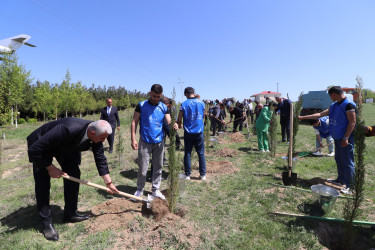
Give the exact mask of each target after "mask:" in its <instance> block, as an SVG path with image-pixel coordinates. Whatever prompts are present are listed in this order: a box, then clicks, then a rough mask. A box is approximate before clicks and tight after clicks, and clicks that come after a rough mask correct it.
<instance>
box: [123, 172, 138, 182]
mask: <svg viewBox="0 0 375 250" xmlns="http://www.w3.org/2000/svg"><path fill="white" fill-rule="evenodd" d="M120 174H121V175H122V176H123V177H125V178H127V179H132V180H134V179H137V174H138V170H136V169H129V170H124V171H121V172H120Z"/></svg>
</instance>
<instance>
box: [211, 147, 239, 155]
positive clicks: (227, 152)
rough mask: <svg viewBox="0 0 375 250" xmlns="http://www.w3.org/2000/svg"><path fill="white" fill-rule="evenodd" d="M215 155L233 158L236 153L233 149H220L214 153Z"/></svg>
mask: <svg viewBox="0 0 375 250" xmlns="http://www.w3.org/2000/svg"><path fill="white" fill-rule="evenodd" d="M215 155H217V156H221V157H233V156H236V155H238V152H237V151H236V150H234V149H230V148H222V149H220V150H218V151H217V152H215Z"/></svg>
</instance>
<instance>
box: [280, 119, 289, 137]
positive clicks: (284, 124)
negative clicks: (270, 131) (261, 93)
mask: <svg viewBox="0 0 375 250" xmlns="http://www.w3.org/2000/svg"><path fill="white" fill-rule="evenodd" d="M280 125H281V138H282V141H289V135H290V121H289V117H285V116H281V117H280ZM285 134H286V138H285Z"/></svg>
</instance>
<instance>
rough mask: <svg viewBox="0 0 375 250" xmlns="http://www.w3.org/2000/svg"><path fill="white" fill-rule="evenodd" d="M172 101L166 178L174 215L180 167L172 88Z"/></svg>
mask: <svg viewBox="0 0 375 250" xmlns="http://www.w3.org/2000/svg"><path fill="white" fill-rule="evenodd" d="M172 96H173V101H172V103H171V104H172V107H171V118H172V119H171V124H170V128H171V129H170V134H169V148H168V156H169V158H168V159H169V164H168V168H169V176H168V180H169V182H168V186H169V188H168V206H169V210H170V211H171V212H172V213H174V212H175V211H176V206H177V205H176V204H177V198H178V196H179V192H178V191H179V190H178V182H179V179H178V172H179V171H180V167H179V166H178V164H177V160H176V133H177V131H176V130H174V129H173V126H174V124H175V123H176V118H177V109H176V103H175V102H174V99H175V97H176V90H175V89H174V88H173V94H172Z"/></svg>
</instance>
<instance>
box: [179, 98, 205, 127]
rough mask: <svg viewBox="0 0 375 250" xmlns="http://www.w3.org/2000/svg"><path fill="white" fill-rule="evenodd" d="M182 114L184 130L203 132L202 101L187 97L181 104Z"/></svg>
mask: <svg viewBox="0 0 375 250" xmlns="http://www.w3.org/2000/svg"><path fill="white" fill-rule="evenodd" d="M181 107H182V112H183V115H184V130H185V131H186V132H187V133H189V134H200V133H202V132H203V116H204V108H205V106H204V103H203V102H202V101H201V100H199V99H197V98H193V99H187V100H186V101H184V102H183V103H182V104H181Z"/></svg>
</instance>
